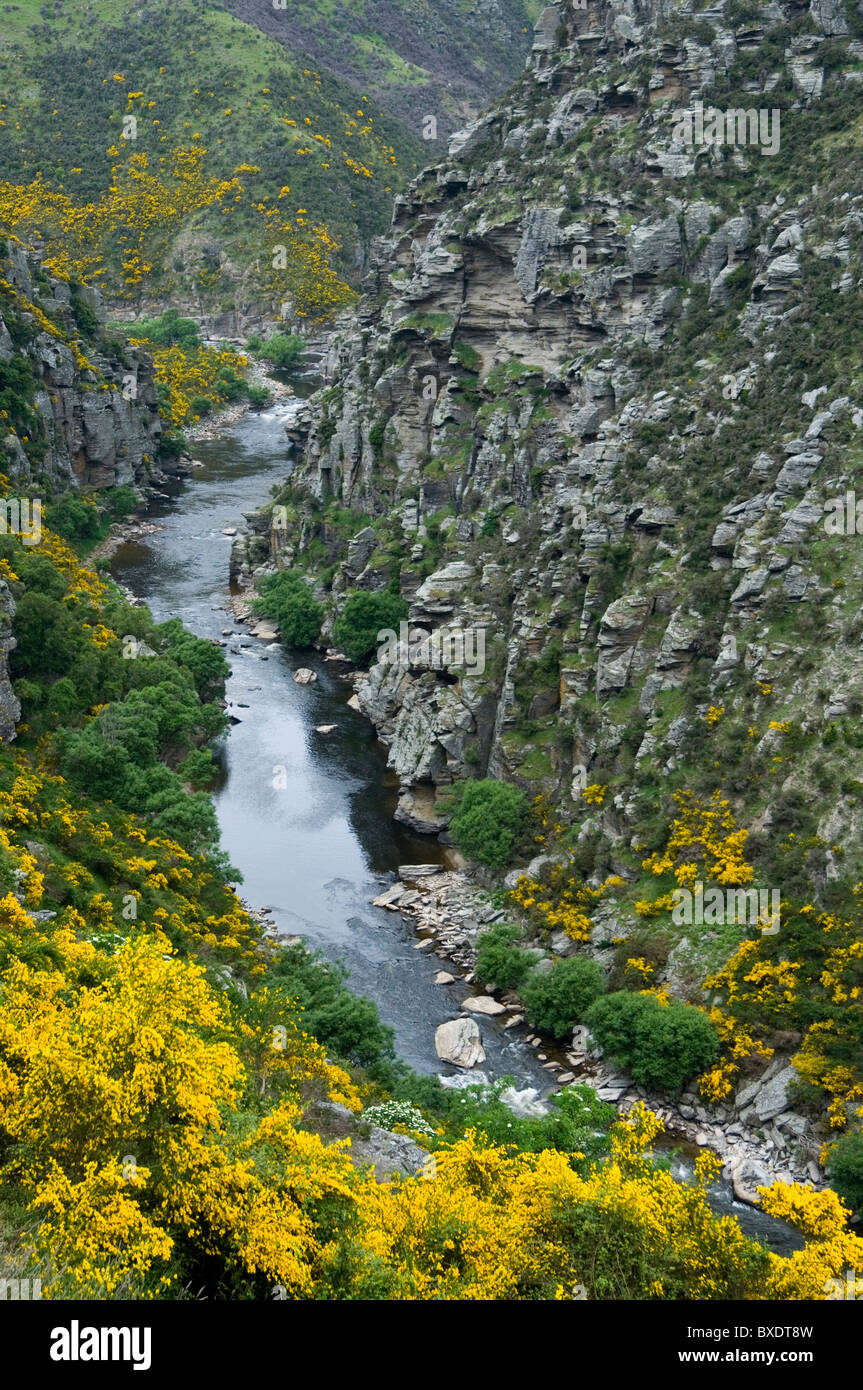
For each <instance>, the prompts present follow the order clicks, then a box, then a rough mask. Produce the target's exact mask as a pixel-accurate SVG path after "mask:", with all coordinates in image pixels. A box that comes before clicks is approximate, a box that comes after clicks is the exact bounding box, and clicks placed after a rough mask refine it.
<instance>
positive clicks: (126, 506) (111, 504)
mask: <svg viewBox="0 0 863 1390" xmlns="http://www.w3.org/2000/svg"><path fill="white" fill-rule="evenodd" d="M103 500H104V504H105V507H106V508H107V509H108V511H109V512H110V514H111V516H112V517H114V518H115V519H116V520H121V519H122V518H123V517H124V516H131V515H132V513H133V512H134V511H135V510H136V508H137V507H138V506H139V504H140V501H141V499H140V497H139V496H138V494H137V493H136V491H135V489H134V488H132V487H128V486H127V485H126V484H124V485H123V486H122V487H112V488H109V489H108V491H107V492H106V493H105V494H104V498H103Z"/></svg>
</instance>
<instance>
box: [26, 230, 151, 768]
mask: <svg viewBox="0 0 863 1390" xmlns="http://www.w3.org/2000/svg"><path fill="white" fill-rule="evenodd" d="M161 428H162V427H161V421H160V418H159V413H158V395H157V391H156V386H155V383H154V381H153V370H152V361H151V359H150V358H149V357H148V356H147V354H146V353H144V352H141V351H139V350H138V349H135V348H132V347H130V346H129V345H128V344H126V343H124V342H123V340H122V339H116V338H112V337H111V336H110V335H107V334H106V332H105V326H104V317H103V315H102V309H101V301H100V297H99V294H98V291H96V290H93V289H86V288H80V289H79V288H77V287H74V286H71V285H70V284H68V283H67V282H65V281H61V280H57V279H55V278H52V277H51V276H49V275H47V274H46V273H45V271H44V270H43V268H42V266H41V263H40V260H39V257H38V255H37V254H36V253H34V251H33V250H32V249H31V248H27V247H24V246H23V245H22V244H21V243H19V242H16V241H15V240H14V239H9V240H7V241H5V242H3V243H2V245H0V474H2V475H3V487H4V488H5V496H4V497H3V498H2V499H0V528H2V530H3V531H5V530H6V528H7V526H12V525H14V524H15V522H14V517H15V515H16V513H15V511H14V508H16V507H21V506H22V501H21V499H22V498H23V499H25V500H26V506H27V508H28V512H27V514H28V516H30V517H32V516H33V515H34V511H31V510H30V509H31V508H33V509H35V508H36V507H39V508H43V507H44V504H45V502H46V501H48V500H49V499H51V498H55V497H56V496H58V495H59V494H60V493H63V492H66V491H68V490H70V489H80V488H86V489H89V490H93V489H100V488H110V487H115V486H120V485H123V484H135V485H141V486H146V484H147V483H149V482H150V481H155V480H157V479H159V478H161V477H162V474H161V472H160V468H159V465H158V464H157V462H156V459H157V454H158V450H159V443H160V438H161ZM7 503H11V506H12V508H13V511H11V512H10V510H9V508H8V506H7ZM19 515H20V513H19ZM41 515H42V513H41V512H40V513H39V516H40V518H41ZM39 526H41V520H40V522H39ZM39 526H36V527H34V536H35V541H36V543H38V538H39ZM14 616H15V604H14V600H13V598H12V595H11V593H10V591H9V587H8V585H7V584H6V583H5V581H0V738H2V740H3V741H4V742H8V741H9V740H11V739H13V738H14V737H15V725H16V722H17V720H18V717H19V715H20V707H19V704H18V701H17V700H16V698H15V696H14V694H13V692H12V687H11V684H10V680H9V669H8V655H9V652H10V651H11V650H12V648H13V647H14V645H15V638H14V637H13V636H12V620H13V618H14Z"/></svg>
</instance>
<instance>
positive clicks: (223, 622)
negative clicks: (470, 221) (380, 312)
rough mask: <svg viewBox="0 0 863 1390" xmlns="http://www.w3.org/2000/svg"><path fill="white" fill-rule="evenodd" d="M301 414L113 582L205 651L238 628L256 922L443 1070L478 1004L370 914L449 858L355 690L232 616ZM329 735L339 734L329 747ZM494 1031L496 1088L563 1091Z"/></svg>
mask: <svg viewBox="0 0 863 1390" xmlns="http://www.w3.org/2000/svg"><path fill="white" fill-rule="evenodd" d="M294 408H295V407H294V405H293V404H292V402H290V401H288V402H284V403H282V404H280V405H279V406H277V407H274V408H273V409H271V410H268V411H266V412H264V413H263V414H259V415H256V414H249V415H246V416H245V417H244V418H243V419H242V420H241V421H240V422H239V423H238V424H237V425H236V426H234V427H232V428H231V430H230V432H228V433H226V434H225V435H224V436H223V437H222V438H220V439H218V440H216V441H213V442H208V443H199V444H197V445H196V446H195V447H194V453H195V457H196V458H197V459H199V460H200V461H201V462H202V463H203V464H204V467H203V468H196V469H195V471H194V476H193V477H192V478H191V479H190V480H189V482H188V483H186V484H183V485H180V487H179V489H178V491H177V495H176V496H175V498H174V499H173V500H171V501H170V502H164V503H159V504H156V505H155V506H154V507H153V508H152V509H151V512H150V516H151V518H152V519H154V520H156V521H157V522H158V523H159V525H160V526H161V527H162V529H161V530H160V531H159V532H158V533H157V534H156V535H154V536H151V537H149V538H148V539H147V541H146V542H145V543H139V542H136V543H130V544H126V545H124V546H123V547H122V548H121V550H119V551H118V553H117V555H116V557H115V560H114V563H113V573H114V575H115V577H116V578H117V579H118V580H119V581H120V582H121V583H123V584H125V585H126V586H127V587H128V588H129V589H131V590H132V592H133V593H134V594H135V595H136V596H137V597H139V598H141V599H143V600H144V601H145V602H146V603H148V604H149V605H150V607H151V609H152V611H153V614H154V616H155V617H156V618H157V619H159V620H164V619H165V618H168V617H171V616H173V615H176V616H178V617H180V618H182V620H183V622H184V623H185V624H186V626H187V627H189V628H190V629H191V630H192V631H193V632H195V633H197V634H198V635H199V636H202V637H218V638H220V639H221V635H222V633H223V631H224V630H225V629H227V628H231V630H232V632H233V633H234V634H236V635H235V636H233V637H231V638H227V639H224V640H227V643H228V646H227V648H226V655H227V657H228V659H229V661H230V663H231V668H232V674H231V678H230V681H229V683H228V689H227V699H228V701H229V703H230V707H231V712H232V713H234V714H235V715H236V716H237V717H239V718H240V720H241V723H239V724H237V725H235V726H234V728H233V729H232V732H231V734H230V737H229V738H228V739H227V740H226V743H225V747H224V750H223V752H222V765H223V777H222V782H221V786H220V787H219V789H218V791H217V794H216V808H217V811H218V816H219V822H220V825H221V828H222V845H223V848H224V849H225V850H226V851H227V853H228V855H229V857H230V860H231V862H232V863H233V864H234V865H236V867H237V868H238V869H239V870H240V871H241V873H242V874H243V884H242V886H241V889H240V891H241V893H242V896H243V897H244V899H245V901H246V902H247V903H248V904H249V905H250V906H251V907H253V908H259V907H269V908H271V909H272V916H273V918H274V919H275V921H276V922H277V924H278V926H279V928H280V929H281V930H282V931H284V932H285V933H287V934H290V933H296V934H298V935H301V936H303V937H304V938H305V940H306V941H307V942H308V943H309V944H310V945H311V946H314V947H316V948H318V949H319V950H320V951H322V952H323V953H324V954H325V955H326V956H328V957H330V958H331V959H340V960H342V961H343V962H344V964H345V965H346V966H347V967H348V969H349V970H350V974H351V988H352V989H353V990H354V991H355V992H357V993H360V994H366V995H368V996H369V997H370V998H371V999H373V1000H374V1001H375V1003H376V1004H377V1006H378V1008H379V1010H380V1013H381V1016H382V1018H383V1019H384V1020H385V1022H387V1023H389V1024H391V1025H392V1026H393V1027H394V1028H395V1031H396V1045H397V1048H398V1051H399V1054H400V1055H401V1056H402V1057H403V1058H404V1059H405V1060H406V1061H408V1062H409V1063H410V1064H411V1065H412V1066H413V1067H415V1068H416V1069H417V1070H418V1071H423V1072H438V1071H440V1070H441V1064H440V1062H439V1061H438V1059H437V1057H436V1055H435V1050H434V1030H435V1028H436V1027H437V1025H438V1024H439V1023H442V1022H444V1021H445V1020H446V1019H448V1018H453V1017H455V1016H456V1014H457V1013H458V1001H459V999H460V998H461V997H462V994H463V993H464V991H463V990H462V991H461V992H460V993H459V994H458V995H455V994H454V993H449V992H448V991H447V990H446V989H443V988H441V986H439V985H436V984H435V983H434V975H435V971H436V970H438V969H440V968H441V967H442V964H443V962H440V961H438V960H436V959H435V957H434V956H431V957H429V956H428V955H425V954H423V953H421V952H418V951H415V950H414V942H415V940H416V939H417V938H416V937H415V935H414V933H413V930H412V929H411V928H409V927H408V926H407V925H406V924H405V923H404V921H403V919H402V918H401V917H400V916H399V915H398V914H395V913H390V912H385V911H383V910H381V909H377V908H373V907H371V906H370V905H369V900H370V898H371V897H372V896H373V895H374V894H375V892H380V891H381V889H380V877H381V876H383V875H386V874H389V873H391V872H392V871H393V870H394V869H396V868H397V866H398V865H399V864H400V863H422V862H428V861H430V860H434V859H438V858H439V857H440V848H439V846H438V845H437V843H436V841H434V840H423V839H420V838H418V837H417V836H414V835H411V834H410V833H408V832H406V831H405V830H403V829H401V828H400V827H399V826H398V825H397V823H396V822H395V821H394V820H393V819H392V813H393V810H394V808H395V793H394V789H393V790H392V791H388V790H387V788H386V786H385V771H386V768H385V757H384V755H383V752H382V750H381V749H380V747H379V745H378V742H377V739H376V736H375V733H374V730H373V729H372V727H371V725H369V723H368V722H367V721H366V720H364V719H363V718H362V717H361V716H360V715H358V714H356V713H355V712H354V711H353V710H351V709H349V708H348V707H347V703H346V702H347V699H348V697H349V695H350V693H351V691H350V687H348V686H347V685H345V683H344V682H343V681H340V680H339V679H338V678H337V677H336V676H334V675H333V673H332V671H331V670H330V668H328V667H327V665H326V664H325V663H324V662H322V661H320V660H318V659H316V658H315V657H313V656H311V655H310V654H309V653H308V652H306V653H303V654H301V655H300V654H296V655H294V654H290V653H287V652H285V651H283V650H282V649H281V648H279V647H276V646H273V647H271V648H269V649H268V648H267V647H266V646H265V644H264V643H262V642H259V641H257V640H256V639H254V638H252V637H250V636H248V635H247V633H246V631H245V630H244V628H243V627H242V625H239V624H236V623H234V622H233V620H232V618H231V615H230V611H229V606H228V599H229V593H228V562H229V556H230V550H231V538H230V537H229V536H225V535H223V534H222V532H223V530H224V529H225V528H230V527H235V526H242V525H243V513H244V512H246V511H251V510H252V509H253V508H255V507H258V506H260V504H261V502H262V501H265V500H266V498H267V495H268V493H269V489H270V486H271V485H272V484H273V483H275V482H277V481H279V480H280V479H282V478H284V476H285V474H286V473H287V472H288V471H289V469H290V452H289V449H290V446H289V444H288V441H287V438H286V436H285V432H284V427H285V422H286V420H287V419H288V417H289V415H290V413H291V412H292V410H293V409H294ZM300 665H308V666H312V667H313V668H314V669H315V670H316V671H317V673H318V681H317V683H316V684H315V685H312V686H306V687H301V686H297V685H295V684H294V681H293V680H292V678H291V677H292V672H293V670H294V669H295V668H296V667H297V666H300ZM320 724H337V725H338V729H337V731H336V732H335V733H334V734H331V735H329V736H325V735H321V734H317V733H316V732H315V726H316V725H320ZM276 782H278V783H280V784H286V785H282V786H280V787H279V788H278V789H277V787H276V785H274V783H276ZM482 1032H483V1042H484V1046H485V1049H486V1052H487V1054H488V1063H487V1065H486V1068H485V1070H486V1073H487V1074H490V1075H496V1076H500V1075H504V1074H507V1073H510V1074H512V1075H514V1076H515V1077H517V1078H518V1080H519V1081H520V1083H521V1084H523V1085H527V1084H529V1085H533V1086H539V1087H542V1089H544V1090H545V1089H547V1088H548V1077H547V1074H546V1073H545V1072H543V1070H542V1068H541V1067H540V1066H539V1064H538V1063H537V1062H536V1061H535V1059H534V1057H533V1055H532V1053H531V1051H530V1049H529V1048H527V1047H526V1046H525V1045H523V1044H519V1043H516V1042H515V1041H514V1040H513V1039H512V1037H511V1036H510V1035H508V1034H506V1033H504V1032H503V1030H502V1029H501V1028H500V1027H499V1026H497V1025H495V1024H494V1023H493V1022H492V1021H490V1020H485V1019H484V1020H483V1021H482ZM445 1070H452V1069H451V1068H446V1069H445Z"/></svg>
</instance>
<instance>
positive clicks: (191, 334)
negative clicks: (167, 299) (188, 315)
mask: <svg viewBox="0 0 863 1390" xmlns="http://www.w3.org/2000/svg"><path fill="white" fill-rule="evenodd" d="M118 326H119V327H120V328H122V330H123V332H124V333H125V334H126V335H127V336H128V337H130V338H144V339H145V340H146V341H147V342H148V343H153V344H154V345H155V346H156V347H181V348H183V350H184V351H185V352H190V351H192V350H193V349H194V348H196V347H200V344H201V332H200V329H199V328H198V325H197V324H196V322H195V320H194V319H184V318H181V317H180V311H179V309H166V310H165V312H164V313H163V314H160V315H159V317H158V318H155V319H138V321H137V323H121V324H119V325H118Z"/></svg>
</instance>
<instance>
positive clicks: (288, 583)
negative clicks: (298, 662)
mask: <svg viewBox="0 0 863 1390" xmlns="http://www.w3.org/2000/svg"><path fill="white" fill-rule="evenodd" d="M258 588H259V592H260V597H259V598H258V599H256V600H255V605H254V607H255V612H256V613H262V614H263V615H264V616H265V617H267V618H272V619H273V621H274V622H276V623H278V625H279V631H280V633H281V638H282V641H283V642H284V643H285V644H286V645H287V646H289V647H310V646H311V644H312V643H313V642H314V640H315V638H316V637H317V635H318V633H319V632H320V630H321V621H322V619H323V616H324V614H323V609H322V608H321V606H320V604H319V603H317V602H316V601H315V598H314V596H313V594H312V591H311V589H310V588H309V586H308V584H307V583H306V581H305V579H304V578H303V576H302V574H300V573H299V571H297V570H280V571H279V573H278V574H271V575H266V576H265V577H264V578H263V579H262V580H261V582H260V584H259V585H258Z"/></svg>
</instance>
